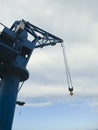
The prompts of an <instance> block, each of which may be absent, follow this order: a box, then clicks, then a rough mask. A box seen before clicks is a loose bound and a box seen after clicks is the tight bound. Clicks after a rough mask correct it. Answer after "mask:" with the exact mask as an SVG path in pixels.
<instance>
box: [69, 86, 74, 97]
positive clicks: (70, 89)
mask: <svg viewBox="0 0 98 130" xmlns="http://www.w3.org/2000/svg"><path fill="white" fill-rule="evenodd" d="M69 92H70V96H72V95H73V87H72V88H70V87H69Z"/></svg>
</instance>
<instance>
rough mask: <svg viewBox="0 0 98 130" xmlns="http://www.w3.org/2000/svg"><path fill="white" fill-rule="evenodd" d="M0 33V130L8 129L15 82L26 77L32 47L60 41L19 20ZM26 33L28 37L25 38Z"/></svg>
mask: <svg viewBox="0 0 98 130" xmlns="http://www.w3.org/2000/svg"><path fill="white" fill-rule="evenodd" d="M1 25H2V26H4V29H3V30H2V31H1V32H0V130H11V129H12V123H13V117H14V111H15V106H16V102H17V101H16V100H17V94H18V89H19V83H20V82H24V81H25V80H27V79H28V78H29V72H28V70H27V69H26V66H27V63H28V62H29V58H30V57H31V54H32V52H33V50H34V49H36V48H42V47H44V46H49V45H55V44H56V43H62V42H63V40H62V39H60V38H58V37H56V36H54V35H52V34H50V33H48V32H46V31H44V30H42V29H40V28H38V27H36V26H34V25H32V24H31V23H29V22H27V21H25V20H20V21H15V22H14V24H13V25H12V26H11V28H8V27H6V26H5V25H3V24H1ZM28 35H31V36H32V39H28Z"/></svg>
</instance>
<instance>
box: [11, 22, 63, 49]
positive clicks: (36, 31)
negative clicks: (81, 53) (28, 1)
mask: <svg viewBox="0 0 98 130" xmlns="http://www.w3.org/2000/svg"><path fill="white" fill-rule="evenodd" d="M21 22H22V23H23V24H24V30H26V32H28V33H29V34H31V35H32V36H33V37H34V38H35V39H37V41H36V45H35V48H42V47H44V46H48V45H55V44H56V43H62V42H63V40H62V39H60V38H59V37H57V36H54V35H53V34H50V33H48V32H47V31H44V30H43V29H41V28H39V27H37V26H35V25H33V24H31V23H29V22H27V21H25V20H22V21H16V22H15V23H14V24H13V25H12V27H11V29H13V27H15V26H17V24H20V23H21ZM32 42H33V41H32Z"/></svg>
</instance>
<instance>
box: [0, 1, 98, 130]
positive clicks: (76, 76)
mask: <svg viewBox="0 0 98 130" xmlns="http://www.w3.org/2000/svg"><path fill="white" fill-rule="evenodd" d="M21 19H25V20H26V21H29V22H30V23H32V24H33V25H36V26H38V27H40V28H42V29H44V30H46V31H48V32H50V33H52V34H55V35H56V36H58V37H60V38H62V39H63V40H64V45H65V49H66V54H67V59H68V64H69V68H70V73H71V77H72V82H73V87H74V95H73V96H70V95H69V92H68V88H67V81H66V72H65V68H64V60H63V55H62V48H61V45H60V44H57V45H56V46H48V47H45V48H43V49H36V50H34V52H33V53H32V56H31V58H30V61H29V63H28V66H27V69H28V70H29V73H30V76H29V79H28V80H27V81H25V83H24V85H23V87H22V89H21V91H20V92H19V94H18V100H20V101H25V102H26V104H25V106H24V107H19V106H16V109H15V115H14V121H13V128H12V130H98V56H97V50H98V36H97V35H98V0H0V22H1V23H3V24H5V25H6V26H7V27H10V26H11V25H12V24H13V22H14V21H15V20H21Z"/></svg>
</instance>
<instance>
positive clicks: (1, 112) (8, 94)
mask: <svg viewBox="0 0 98 130" xmlns="http://www.w3.org/2000/svg"><path fill="white" fill-rule="evenodd" d="M19 81H20V78H19V75H17V74H15V73H11V72H7V73H6V74H5V76H4V78H3V79H2V81H1V86H0V130H11V128H12V122H13V116H14V110H15V104H16V99H17V92H18V86H19Z"/></svg>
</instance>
